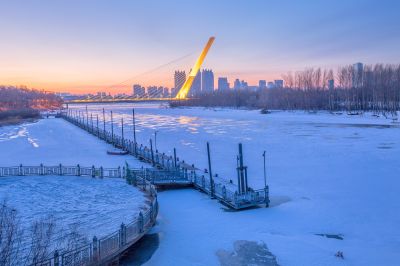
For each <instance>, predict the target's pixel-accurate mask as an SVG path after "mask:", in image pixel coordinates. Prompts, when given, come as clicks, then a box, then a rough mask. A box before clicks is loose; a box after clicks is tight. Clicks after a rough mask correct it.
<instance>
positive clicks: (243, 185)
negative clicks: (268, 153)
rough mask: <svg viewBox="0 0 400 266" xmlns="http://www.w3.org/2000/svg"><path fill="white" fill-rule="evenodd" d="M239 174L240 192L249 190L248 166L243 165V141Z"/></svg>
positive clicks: (240, 151) (240, 150) (240, 147)
mask: <svg viewBox="0 0 400 266" xmlns="http://www.w3.org/2000/svg"><path fill="white" fill-rule="evenodd" d="M238 175H239V179H240V184H239V192H240V193H246V192H247V167H245V166H243V147H242V143H239V167H238Z"/></svg>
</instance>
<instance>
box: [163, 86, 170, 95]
mask: <svg viewBox="0 0 400 266" xmlns="http://www.w3.org/2000/svg"><path fill="white" fill-rule="evenodd" d="M163 97H164V98H167V97H169V89H168V88H167V87H164V90H163Z"/></svg>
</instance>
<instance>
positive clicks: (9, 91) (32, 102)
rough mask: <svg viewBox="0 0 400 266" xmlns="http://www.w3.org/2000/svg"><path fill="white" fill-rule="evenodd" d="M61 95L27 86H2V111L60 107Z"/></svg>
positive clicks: (0, 104) (0, 96)
mask: <svg viewBox="0 0 400 266" xmlns="http://www.w3.org/2000/svg"><path fill="white" fill-rule="evenodd" d="M61 104H62V100H61V98H60V97H58V96H57V95H55V94H54V93H50V92H45V91H39V90H35V89H28V88H26V87H14V86H0V111H6V110H18V109H51V108H59V107H60V106H61Z"/></svg>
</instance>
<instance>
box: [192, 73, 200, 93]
mask: <svg viewBox="0 0 400 266" xmlns="http://www.w3.org/2000/svg"><path fill="white" fill-rule="evenodd" d="M190 71H192V70H190ZM200 93H201V72H200V71H199V72H197V75H196V77H195V78H194V80H193V83H192V86H191V87H190V91H189V96H197V95H199V94H200Z"/></svg>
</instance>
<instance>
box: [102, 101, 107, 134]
mask: <svg viewBox="0 0 400 266" xmlns="http://www.w3.org/2000/svg"><path fill="white" fill-rule="evenodd" d="M103 134H104V139H105V138H106V115H105V113H104V108H103ZM106 140H107V139H106Z"/></svg>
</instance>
